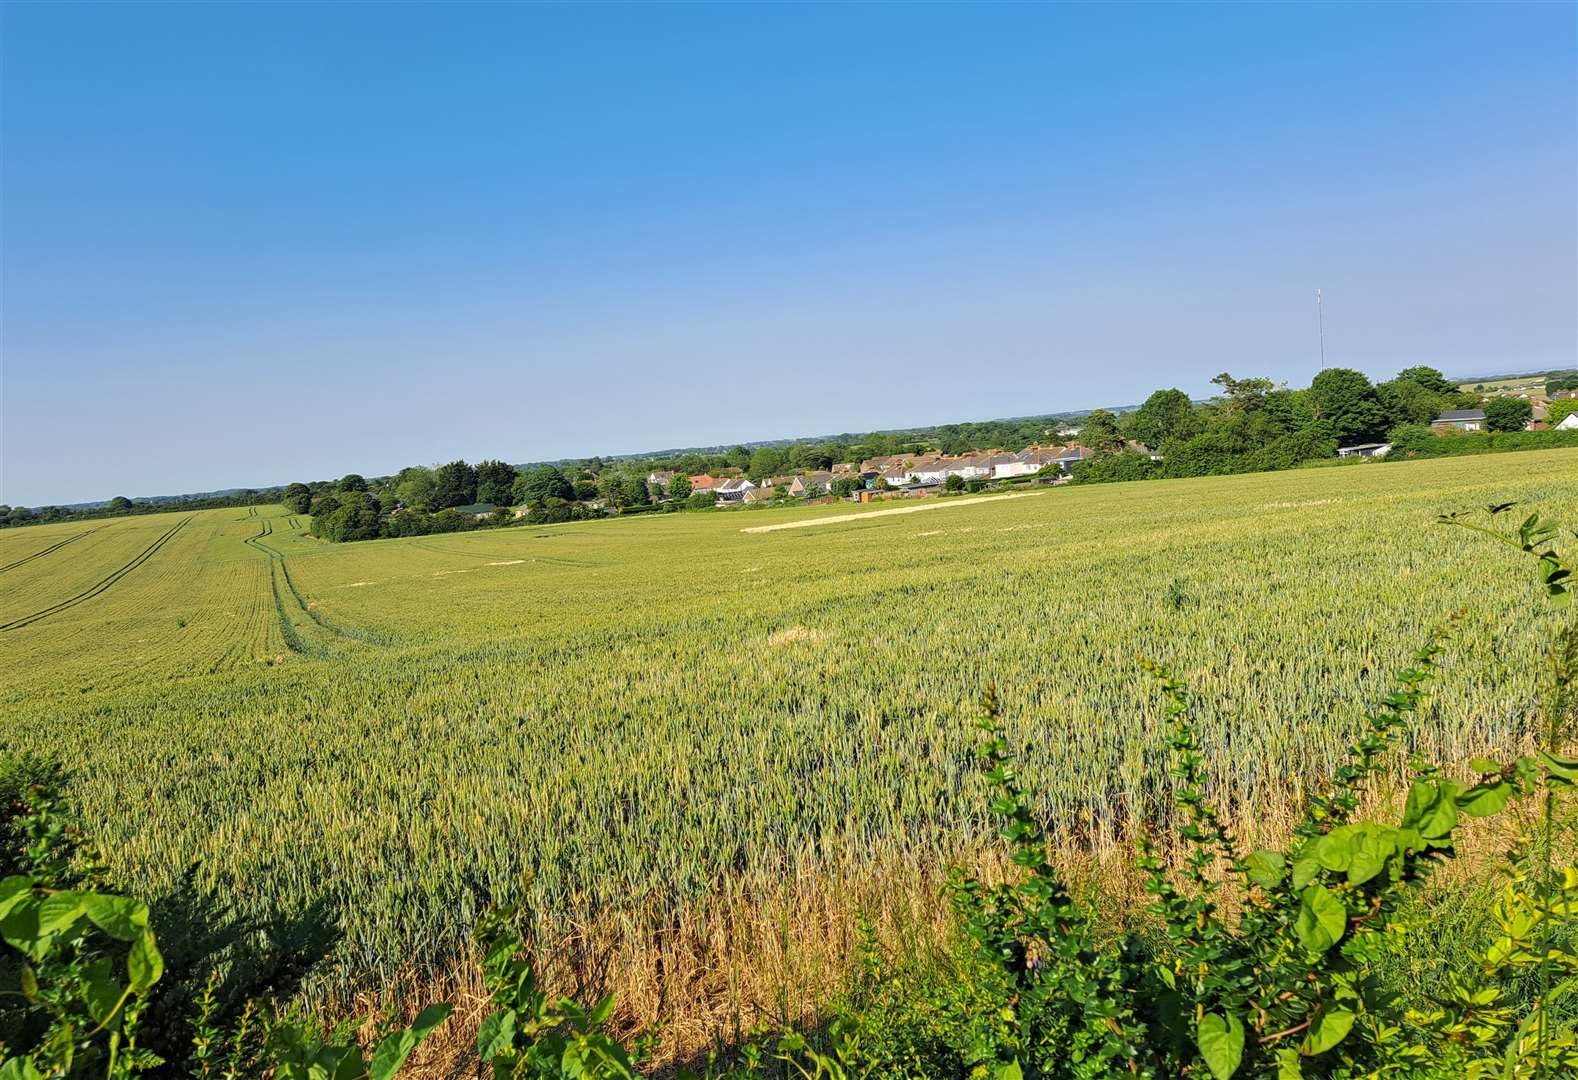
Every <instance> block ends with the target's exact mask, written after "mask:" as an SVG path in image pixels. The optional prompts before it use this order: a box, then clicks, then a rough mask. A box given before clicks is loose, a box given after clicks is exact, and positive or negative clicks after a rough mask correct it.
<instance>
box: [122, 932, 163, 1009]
mask: <svg viewBox="0 0 1578 1080" xmlns="http://www.w3.org/2000/svg"><path fill="white" fill-rule="evenodd" d="M126 974H127V976H128V977H129V978H130V979H131V985H132V989H133V990H136V991H137V992H138V993H146V992H147V991H148V990H149V989H150V988H151V987H152V986H153V984H154V983H156V982H158V981H159V979H160V977H161V976H162V975H163V974H164V957H162V956H160V955H159V946H158V945H157V944H155V942H154V940H153V931H152V930H144V931H143V932H142V933H141V934H138V935H137V937H136V939H135V940H134V941H133V942H132V943H131V948H130V949H128V950H127V951H126Z"/></svg>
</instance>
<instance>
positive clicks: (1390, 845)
mask: <svg viewBox="0 0 1578 1080" xmlns="http://www.w3.org/2000/svg"><path fill="white" fill-rule="evenodd" d="M1396 850H1397V846H1396V844H1395V843H1394V842H1393V841H1392V839H1391V838H1390V837H1389V836H1387V835H1386V834H1384V833H1383V832H1382V831H1381V830H1380V829H1379V828H1378V827H1377V826H1375V825H1373V824H1371V823H1370V822H1368V821H1366V822H1362V823H1360V824H1359V825H1357V826H1355V828H1354V831H1353V838H1352V840H1351V841H1350V843H1349V853H1350V857H1349V860H1348V882H1349V884H1351V885H1360V884H1363V883H1364V882H1366V881H1369V880H1370V879H1371V878H1373V877H1374V876H1375V875H1376V874H1379V873H1380V872H1381V871H1382V870H1384V869H1386V861H1387V860H1388V859H1390V858H1391V857H1392V854H1393V853H1394V852H1395V851H1396Z"/></svg>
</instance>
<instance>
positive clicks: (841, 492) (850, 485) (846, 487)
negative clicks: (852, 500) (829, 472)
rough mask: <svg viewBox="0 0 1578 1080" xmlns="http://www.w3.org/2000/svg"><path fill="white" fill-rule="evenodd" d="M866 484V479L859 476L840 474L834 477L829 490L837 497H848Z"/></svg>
mask: <svg viewBox="0 0 1578 1080" xmlns="http://www.w3.org/2000/svg"><path fill="white" fill-rule="evenodd" d="M865 486H866V485H865V481H864V480H862V479H861V478H860V477H858V476H839V477H835V478H834V480H833V482H832V484H831V485H829V490H830V491H831V492H832V493H833V495H834V496H836V497H837V498H840V499H847V498H849V497H850V496H851V495H853V494H854V493H855V492H857V491H859V490H860V489H861V488H863V487H865Z"/></svg>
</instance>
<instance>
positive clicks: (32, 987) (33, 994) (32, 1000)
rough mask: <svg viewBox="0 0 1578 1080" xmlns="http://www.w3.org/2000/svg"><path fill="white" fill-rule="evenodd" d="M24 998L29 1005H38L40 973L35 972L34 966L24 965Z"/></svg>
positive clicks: (22, 984) (22, 988)
mask: <svg viewBox="0 0 1578 1080" xmlns="http://www.w3.org/2000/svg"><path fill="white" fill-rule="evenodd" d="M21 990H22V998H23V1000H24V1001H26V1002H27V1003H28V1004H29V1005H37V1004H38V973H37V972H36V971H34V970H33V965H31V964H23V965H22V983H21Z"/></svg>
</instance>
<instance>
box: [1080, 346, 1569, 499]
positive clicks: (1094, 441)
mask: <svg viewBox="0 0 1578 1080" xmlns="http://www.w3.org/2000/svg"><path fill="white" fill-rule="evenodd" d="M1211 382H1212V383H1213V384H1214V385H1216V386H1218V387H1220V388H1221V393H1220V394H1219V395H1217V396H1216V397H1214V398H1212V399H1211V400H1209V401H1206V402H1195V401H1193V400H1191V399H1190V397H1189V395H1187V394H1185V393H1184V392H1183V391H1182V390H1178V389H1166V390H1157V391H1156V392H1155V393H1153V394H1152V395H1151V396H1150V397H1148V398H1146V399H1145V402H1144V404H1142V405H1141V406H1140V407H1139V408H1138V409H1135V410H1134V411H1132V412H1128V413H1125V414H1123V415H1121V416H1117V415H1114V414H1113V413H1111V412H1109V411H1107V410H1104V409H1098V410H1096V411H1095V412H1093V413H1091V414H1090V415H1088V416H1086V417H1085V418H1084V421H1083V423H1082V425H1081V427H1080V432H1079V440H1080V442H1081V443H1082V444H1083V445H1085V446H1087V447H1088V448H1090V449H1091V450H1094V451H1096V455H1097V456H1096V457H1094V458H1092V459H1090V460H1088V461H1084V462H1081V463H1079V464H1077V465H1075V466H1074V468H1073V470H1072V471H1073V477H1074V479H1075V481H1077V482H1081V483H1102V482H1109V481H1118V480H1140V479H1148V478H1153V477H1187V476H1217V475H1223V474H1228V473H1240V472H1270V471H1275V470H1278V469H1291V468H1295V467H1297V466H1299V465H1302V464H1304V463H1306V462H1310V461H1316V460H1321V459H1330V458H1333V457H1334V456H1335V455H1336V453H1337V449H1338V447H1340V446H1352V445H1360V444H1366V443H1390V444H1392V446H1393V451H1392V456H1394V457H1396V458H1399V459H1406V458H1408V457H1415V456H1418V457H1424V456H1435V454H1436V453H1438V452H1452V451H1450V449H1449V445H1450V444H1451V440H1450V438H1446V437H1442V436H1438V435H1437V434H1436V433H1435V432H1433V431H1432V430H1431V428H1430V424H1431V422H1432V421H1434V420H1435V419H1436V418H1437V417H1439V416H1440V415H1441V414H1442V413H1443V412H1446V411H1448V410H1453V409H1473V408H1483V409H1484V411H1485V426H1486V428H1487V429H1488V430H1489V431H1490V432H1492V433H1498V432H1499V433H1511V432H1519V433H1521V432H1523V430H1524V428H1525V426H1526V425H1527V424H1528V421H1529V417H1530V415H1531V409H1532V407H1531V406H1530V404H1529V402H1528V401H1526V400H1524V399H1522V398H1514V397H1497V398H1491V399H1490V400H1489V401H1483V402H1482V399H1481V397H1480V395H1478V394H1475V393H1468V392H1464V391H1462V390H1459V389H1458V387H1457V386H1456V385H1455V384H1454V383H1452V382H1451V381H1449V380H1448V379H1447V378H1446V377H1445V376H1443V375H1442V374H1441V372H1440V371H1438V370H1436V369H1435V368H1432V367H1425V366H1417V367H1409V368H1404V369H1403V370H1402V371H1400V372H1398V373H1397V375H1396V376H1395V377H1394V378H1392V379H1389V380H1387V381H1385V382H1381V383H1372V382H1371V381H1370V379H1369V378H1368V377H1367V376H1365V375H1364V374H1363V373H1362V372H1358V371H1354V370H1352V369H1351V368H1326V369H1324V370H1323V371H1321V372H1319V373H1317V374H1316V376H1315V377H1314V379H1312V380H1311V381H1310V385H1309V386H1308V387H1306V388H1304V389H1289V388H1288V387H1286V386H1281V387H1277V386H1274V385H1273V383H1272V382H1271V380H1270V379H1263V378H1249V379H1238V378H1234V377H1233V376H1232V375H1231V374H1229V373H1227V372H1223V373H1222V374H1220V375H1218V376H1217V377H1216V378H1214V379H1212V380H1211ZM1534 434H1543V433H1534ZM1475 438H1478V439H1479V441H1480V443H1481V444H1482V443H1484V439H1483V437H1481V436H1476V437H1475ZM1524 441H1528V440H1524ZM1546 441H1549V442H1552V444H1553V445H1554V444H1555V443H1556V442H1559V441H1561V440H1560V439H1557V440H1550V439H1547V440H1546ZM1438 442H1439V443H1440V444H1441V445H1440V446H1437V445H1436V444H1437V443H1438ZM1133 443H1140V444H1143V445H1144V447H1145V448H1146V449H1150V450H1154V451H1156V452H1157V453H1158V454H1159V457H1160V460H1155V459H1153V457H1152V456H1151V455H1150V454H1146V453H1142V452H1139V450H1138V448H1137V447H1135V446H1134V445H1132V444H1133ZM1476 445H1479V444H1476Z"/></svg>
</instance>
